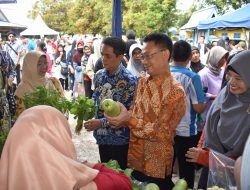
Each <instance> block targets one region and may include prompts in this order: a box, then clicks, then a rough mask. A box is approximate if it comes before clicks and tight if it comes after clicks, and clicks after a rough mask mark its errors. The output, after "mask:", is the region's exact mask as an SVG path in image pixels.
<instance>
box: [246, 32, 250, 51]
mask: <svg viewBox="0 0 250 190" xmlns="http://www.w3.org/2000/svg"><path fill="white" fill-rule="evenodd" d="M247 45H248V46H247V47H248V49H250V28H248V44H247Z"/></svg>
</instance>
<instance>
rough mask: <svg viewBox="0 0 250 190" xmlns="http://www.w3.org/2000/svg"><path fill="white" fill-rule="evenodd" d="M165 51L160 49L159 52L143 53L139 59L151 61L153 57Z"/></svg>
mask: <svg viewBox="0 0 250 190" xmlns="http://www.w3.org/2000/svg"><path fill="white" fill-rule="evenodd" d="M165 50H166V49H161V50H159V51H157V52H154V53H151V54H144V53H142V54H141V59H142V60H150V59H152V58H153V57H154V55H156V54H157V53H160V52H162V51H165Z"/></svg>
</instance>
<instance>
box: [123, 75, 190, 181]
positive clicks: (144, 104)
mask: <svg viewBox="0 0 250 190" xmlns="http://www.w3.org/2000/svg"><path fill="white" fill-rule="evenodd" d="M144 80H145V81H144ZM185 110H186V106H185V93H184V90H183V88H182V87H181V84H180V83H179V82H177V81H176V80H175V79H174V78H173V77H172V76H171V75H170V74H168V75H166V76H165V78H163V77H162V78H160V79H159V80H157V79H153V78H151V77H149V78H146V79H144V78H142V79H140V80H139V83H138V86H137V90H136V94H135V98H134V102H133V106H132V108H131V110H130V111H131V114H132V119H131V120H133V122H132V121H130V122H129V127H130V130H131V134H130V143H129V151H128V165H129V167H131V168H133V169H135V170H137V171H140V172H142V173H144V174H145V175H147V176H151V177H156V178H165V177H166V176H169V175H170V174H171V172H172V161H173V154H174V152H173V144H174V136H175V133H176V131H175V130H176V127H177V125H178V123H179V122H180V120H181V118H182V117H183V115H184V113H185Z"/></svg>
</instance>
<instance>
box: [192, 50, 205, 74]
mask: <svg viewBox="0 0 250 190" xmlns="http://www.w3.org/2000/svg"><path fill="white" fill-rule="evenodd" d="M204 67H205V65H203V64H202V63H201V59H200V50H199V49H198V48H197V47H196V46H192V58H191V64H190V69H191V70H192V71H193V72H195V73H198V72H199V71H200V70H202V69H203V68H204Z"/></svg>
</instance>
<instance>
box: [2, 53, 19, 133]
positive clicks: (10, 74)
mask: <svg viewBox="0 0 250 190" xmlns="http://www.w3.org/2000/svg"><path fill="white" fill-rule="evenodd" d="M15 76H16V72H15V64H14V62H13V60H12V59H11V57H10V55H9V53H7V51H0V130H6V131H8V130H9V129H10V128H11V126H12V124H13V122H14V121H13V115H14V113H15V102H12V101H13V98H14V96H12V97H10V95H11V94H10V93H8V92H9V87H8V84H7V83H8V82H7V80H8V78H13V79H14V78H15ZM12 95H13V94H12ZM13 106H14V107H13Z"/></svg>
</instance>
